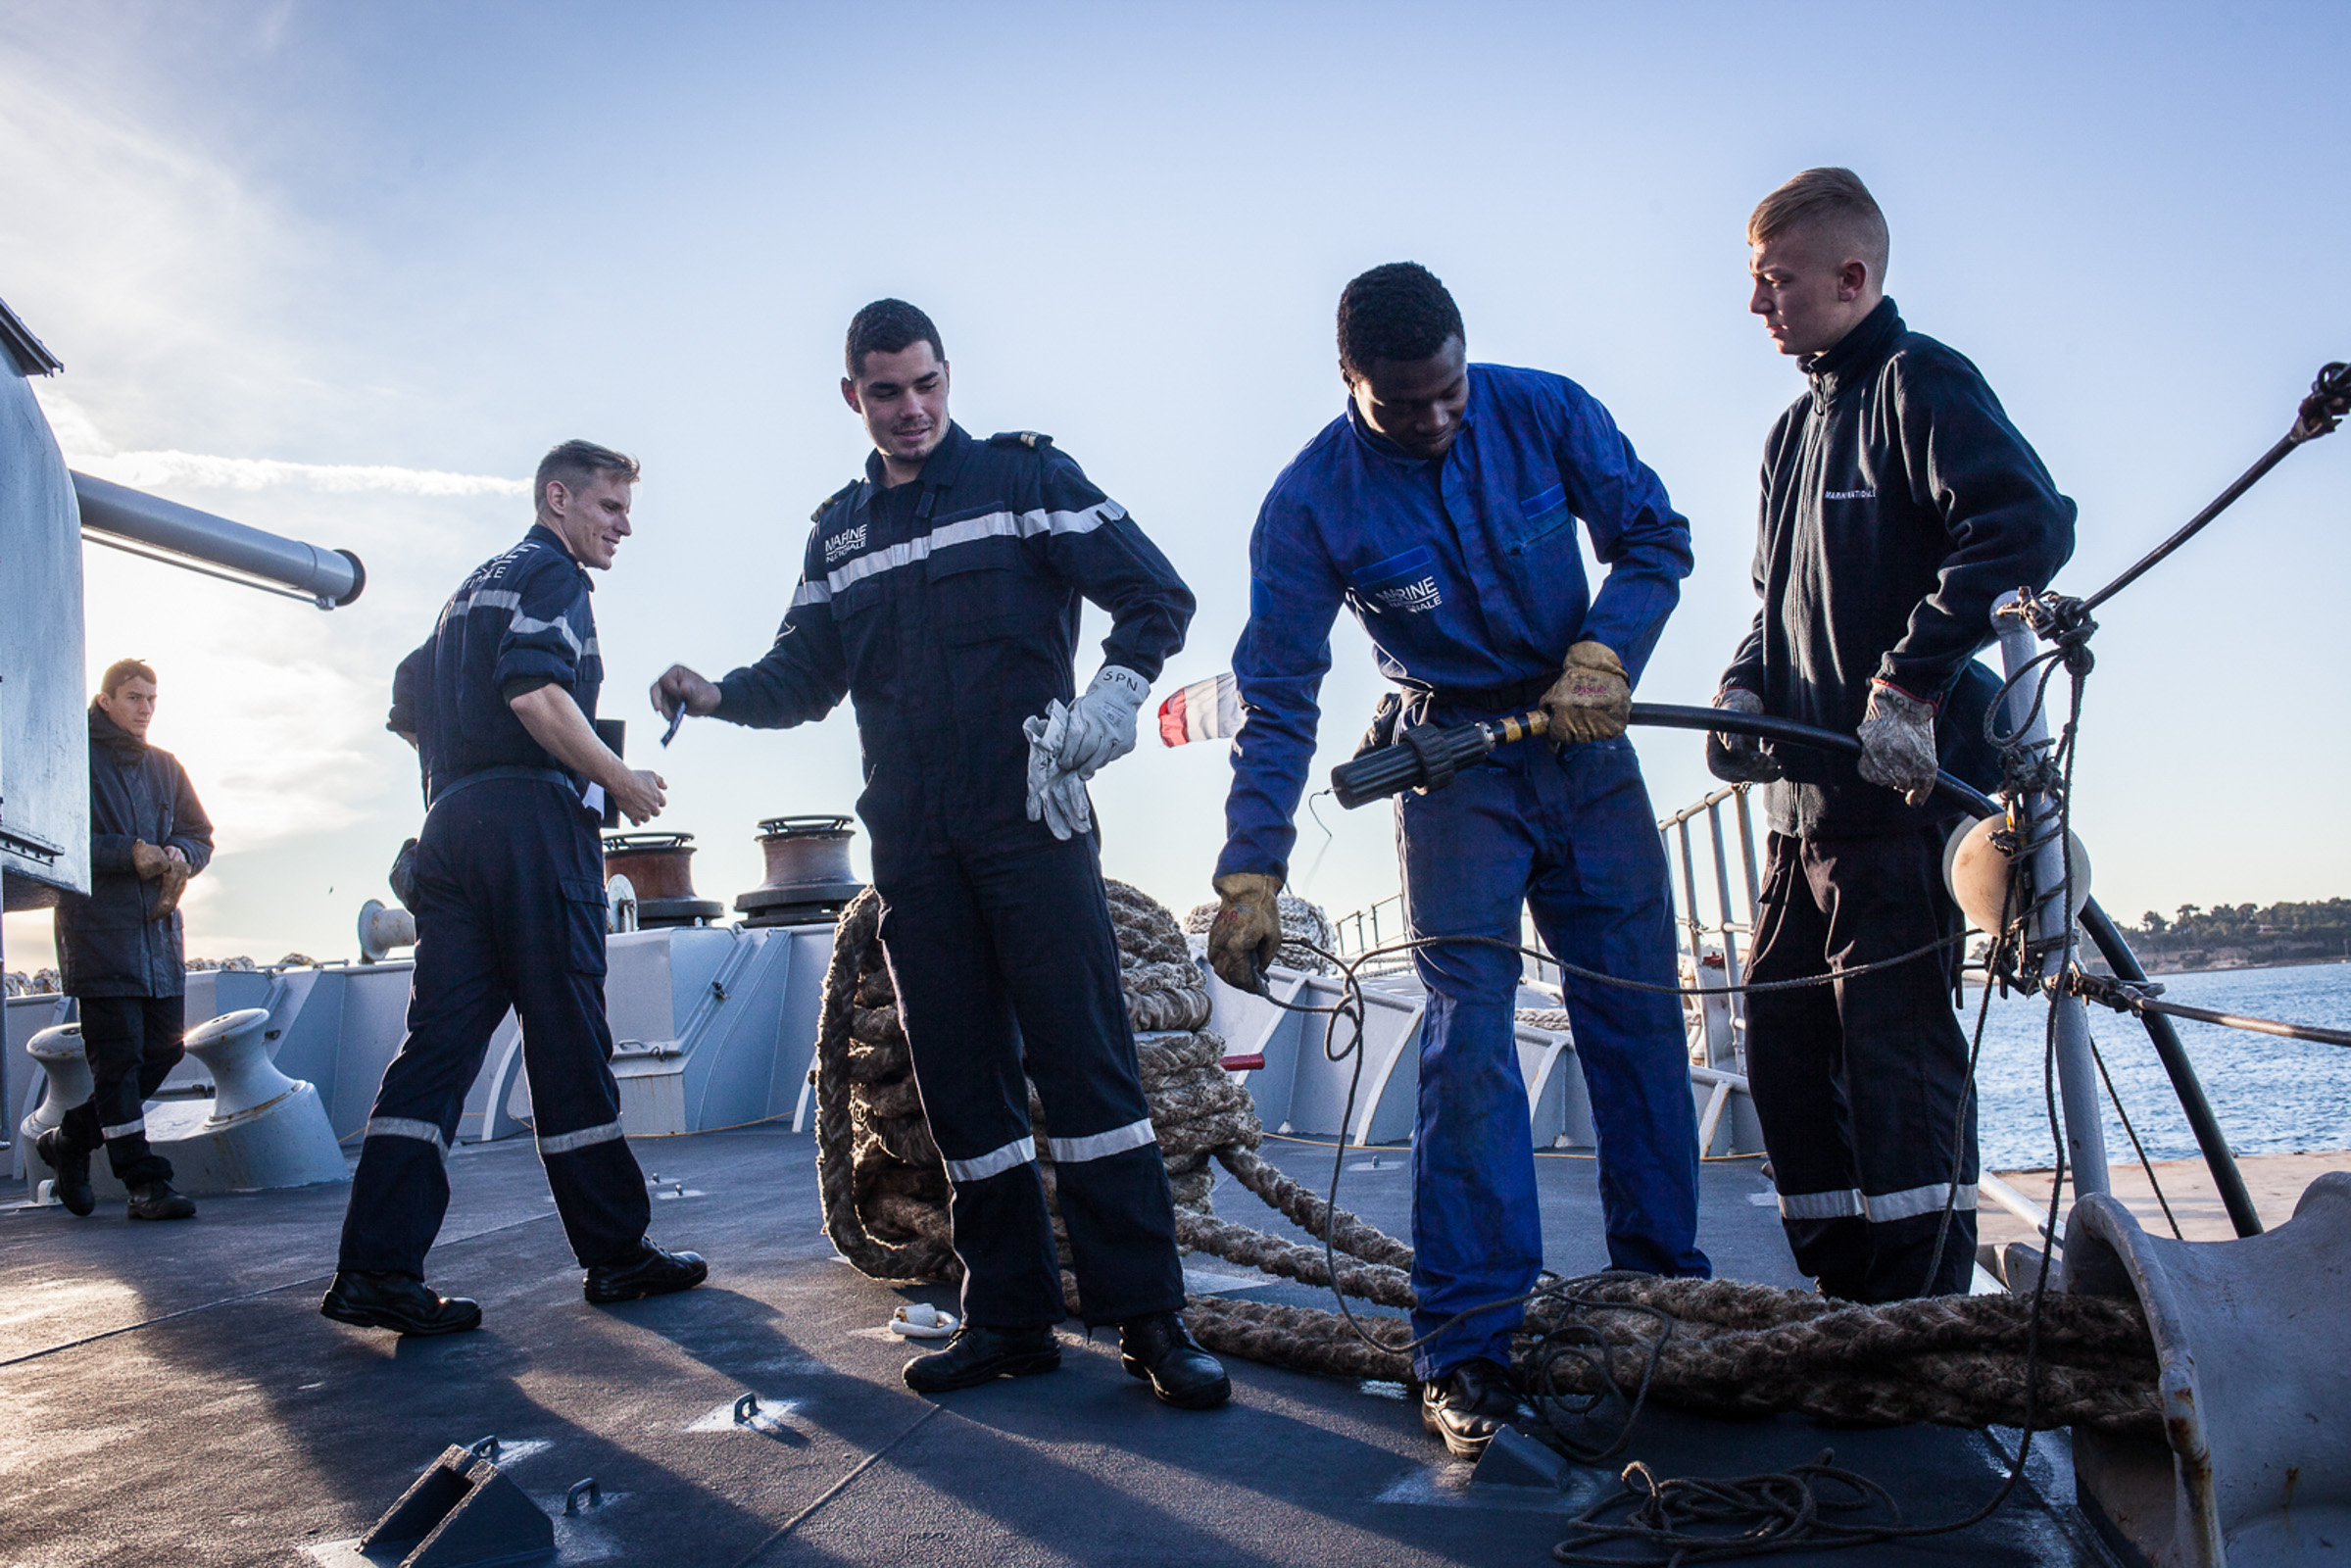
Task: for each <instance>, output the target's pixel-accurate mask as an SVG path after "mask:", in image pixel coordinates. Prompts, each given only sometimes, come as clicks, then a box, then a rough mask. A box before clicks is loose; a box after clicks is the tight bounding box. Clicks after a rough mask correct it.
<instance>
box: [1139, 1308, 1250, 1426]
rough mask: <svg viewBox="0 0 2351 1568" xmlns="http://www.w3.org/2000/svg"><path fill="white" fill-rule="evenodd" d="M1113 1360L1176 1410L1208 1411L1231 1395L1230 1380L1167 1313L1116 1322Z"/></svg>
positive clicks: (1178, 1319)
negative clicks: (1115, 1349)
mask: <svg viewBox="0 0 2351 1568" xmlns="http://www.w3.org/2000/svg"><path fill="white" fill-rule="evenodd" d="M1118 1360H1119V1364H1120V1365H1121V1366H1124V1367H1125V1368H1126V1369H1127V1376H1129V1377H1133V1378H1142V1379H1143V1380H1144V1381H1145V1382H1147V1383H1149V1384H1150V1385H1151V1393H1153V1394H1155V1395H1157V1396H1158V1397H1159V1402H1160V1403H1162V1404H1172V1405H1174V1406H1175V1407H1176V1408H1177V1409H1179V1410H1213V1409H1215V1408H1216V1407H1217V1406H1218V1405H1220V1404H1222V1403H1224V1402H1225V1401H1226V1400H1227V1399H1229V1398H1231V1397H1233V1380H1232V1379H1231V1378H1228V1377H1226V1376H1225V1375H1224V1368H1223V1367H1222V1366H1221V1365H1219V1364H1218V1363H1217V1360H1216V1357H1214V1356H1212V1355H1210V1354H1209V1353H1208V1352H1207V1351H1206V1350H1205V1349H1203V1348H1201V1347H1200V1341H1198V1340H1196V1339H1194V1338H1193V1337H1192V1331H1191V1330H1190V1329H1188V1328H1186V1327H1185V1326H1184V1320H1183V1318H1182V1317H1180V1316H1178V1315H1177V1314H1176V1313H1173V1312H1153V1313H1152V1314H1151V1316H1149V1317H1139V1318H1136V1319H1134V1320H1133V1321H1131V1322H1127V1323H1121V1324H1119V1325H1118Z"/></svg>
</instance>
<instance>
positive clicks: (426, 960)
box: [340, 524, 652, 1279]
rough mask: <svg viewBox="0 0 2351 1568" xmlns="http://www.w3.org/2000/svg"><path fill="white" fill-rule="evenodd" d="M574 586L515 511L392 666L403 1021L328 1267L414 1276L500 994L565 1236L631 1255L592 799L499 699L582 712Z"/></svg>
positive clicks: (592, 647) (642, 1199)
mask: <svg viewBox="0 0 2351 1568" xmlns="http://www.w3.org/2000/svg"><path fill="white" fill-rule="evenodd" d="M592 587H593V584H591V583H590V582H589V580H588V574H587V572H586V571H585V570H584V569H582V568H581V567H580V565H579V564H577V563H576V562H574V561H573V560H572V558H571V556H570V554H569V552H567V551H566V550H565V549H564V548H563V541H562V540H561V539H559V538H558V537H557V536H556V535H555V533H554V532H553V531H552V530H550V529H548V528H546V527H545V526H542V525H536V524H534V525H533V526H532V528H531V530H530V532H529V533H528V534H527V535H525V536H524V538H523V540H522V542H521V543H520V544H518V545H516V546H515V547H514V549H512V550H510V551H508V552H507V553H506V554H505V555H502V556H499V557H497V558H496V559H494V560H492V561H489V562H485V563H484V564H482V565H480V566H479V567H477V568H475V570H474V572H473V574H472V575H471V576H469V577H467V578H466V579H465V584H464V586H462V587H461V588H459V589H458V591H457V593H456V595H455V596H454V597H452V598H451V599H450V601H449V603H448V605H447V606H445V607H444V608H443V609H442V611H441V619H440V623H439V625H438V626H437V627H436V628H435V630H434V632H433V637H432V640H431V641H430V642H428V643H426V644H425V645H424V646H423V647H422V648H420V649H418V650H417V651H416V653H414V654H412V655H410V656H409V658H408V660H406V661H404V662H403V664H402V667H401V676H400V678H399V679H397V680H396V681H395V683H394V691H395V706H394V708H393V711H392V716H391V723H390V726H389V727H390V728H392V729H393V730H396V731H398V732H400V733H402V734H408V735H414V736H415V737H416V746H417V750H418V752H419V753H420V754H421V757H422V760H423V764H424V774H425V789H426V794H427V797H428V798H429V799H430V800H431V802H432V807H431V809H430V810H429V811H428V812H427V814H426V816H425V818H424V831H423V832H422V833H421V834H419V835H418V836H417V846H416V905H415V913H416V980H415V983H414V989H413V990H412V992H411V993H410V997H409V1014H408V1036H407V1038H406V1039H404V1040H402V1041H401V1043H400V1054H398V1055H397V1056H395V1057H393V1058H392V1064H391V1065H390V1066H389V1067H387V1068H385V1069H384V1079H383V1087H382V1088H381V1089H380V1090H378V1091H377V1092H376V1096H375V1106H374V1109H373V1110H372V1111H370V1112H369V1113H368V1117H367V1134H366V1141H365V1142H364V1143H363V1144H362V1145H361V1148H360V1163H359V1170H358V1173H357V1174H356V1175H355V1176H354V1177H353V1178H352V1187H351V1207H350V1209H349V1211H348V1212H347V1213H346V1214H345V1216H344V1220H343V1249H342V1260H341V1263H340V1267H342V1268H343V1269H345V1270H368V1271H376V1272H385V1273H395V1274H408V1275H412V1276H415V1277H416V1278H418V1279H421V1278H423V1276H424V1254H425V1251H426V1250H428V1249H429V1248H430V1247H431V1246H432V1242H433V1237H434V1236H435V1235H436V1234H438V1233H439V1231H440V1228H441V1216H442V1215H443V1214H444V1213H445V1212H446V1211H447V1209H448V1207H449V1174H448V1170H447V1167H446V1162H447V1160H448V1157H449V1148H450V1145H451V1144H452V1143H453V1142H454V1141H455V1139H456V1137H457V1126H458V1117H459V1114H460V1113H461V1111H462V1110H463V1109H464V1107H465V1091H466V1090H467V1088H469V1087H470V1086H471V1085H472V1083H473V1079H474V1075H475V1074H476V1073H478V1072H479V1071H480V1070H481V1062H482V1055H483V1053H484V1052H486V1051H487V1050H488V1049H489V1044H490V1036H491V1034H492V1032H493V1031H495V1030H496V1029H497V1027H498V1023H499V1020H500V1019H501V1018H503V1017H505V1016H506V1012H507V1009H508V1008H509V1007H510V1006H511V1007H513V1008H514V1011H515V1013H516V1014H517V1015H518V1016H519V1017H520V1018H521V1020H522V1062H523V1069H524V1071H525V1072H526V1073H527V1074H528V1075H529V1079H530V1103H531V1112H532V1130H533V1131H534V1132H536V1133H537V1135H538V1142H539V1156H540V1159H541V1160H542V1161H543V1162H544V1163H545V1165H546V1167H547V1185H548V1186H549V1188H551V1189H552V1190H553V1191H554V1193H555V1201H556V1211H557V1212H558V1213H559V1214H560V1215H561V1216H562V1217H563V1230H564V1233H565V1235H566V1236H568V1237H569V1239H570V1242H571V1250H572V1251H573V1253H574V1254H575V1255H576V1256H577V1257H578V1258H579V1261H580V1263H581V1265H582V1266H584V1267H588V1268H594V1267H596V1266H598V1265H599V1264H605V1263H625V1262H629V1261H631V1260H633V1259H634V1258H636V1257H637V1256H638V1255H639V1250H640V1246H641V1244H642V1242H643V1240H644V1236H645V1227H646V1225H647V1223H648V1221H649V1220H650V1219H651V1217H652V1205H651V1203H650V1202H649V1201H648V1199H647V1195H646V1190H645V1178H644V1173H643V1172H642V1171H640V1170H639V1169H638V1167H637V1160H636V1156H635V1155H634V1154H632V1153H630V1152H629V1148H628V1145H627V1143H626V1142H625V1141H623V1139H622V1136H621V1129H620V1094H619V1089H618V1087H617V1086H616V1085H615V1084H614V1083H613V1081H612V1067H611V1066H610V1062H611V1060H612V1029H611V1026H610V1025H609V1024H608V1023H607V1022H606V1019H605V1007H604V975H605V898H604V853H603V846H602V844H601V842H600V841H599V839H598V837H597V832H596V829H597V822H598V816H599V811H598V810H597V809H590V807H589V806H588V805H587V804H586V803H585V802H584V800H583V790H582V785H583V782H584V781H583V780H582V779H581V778H580V777H579V775H578V774H576V773H572V772H570V771H568V770H567V769H565V768H564V767H563V766H562V764H560V763H558V762H557V761H556V760H555V759H554V758H553V757H551V756H549V755H548V753H547V752H546V750H545V749H544V748H542V747H541V746H540V745H539V743H538V742H536V741H534V740H532V739H531V738H530V733H529V731H527V730H525V729H524V728H523V727H522V721H521V720H520V719H518V718H516V717H515V716H514V710H513V709H512V708H510V707H509V706H508V703H509V700H510V699H512V698H513V697H514V696H516V695H518V694H520V693H522V692H525V691H529V690H532V689H534V688H536V687H539V686H546V685H556V686H561V687H563V689H564V690H565V691H567V692H569V693H570V694H571V696H572V698H573V700H575V701H576V702H577V703H578V704H579V708H580V711H581V712H582V713H584V714H586V715H587V717H588V718H589V719H591V720H593V719H594V718H595V716H596V693H597V688H598V687H599V686H600V685H601V684H602V683H603V680H604V662H603V661H602V660H601V659H600V658H598V656H597V652H596V615H595V611H594V608H593V607H592V606H591V605H590V603H589V600H588V595H589V592H590V590H591V588H592ZM596 794H597V796H598V798H599V801H601V794H602V792H601V791H597V792H596Z"/></svg>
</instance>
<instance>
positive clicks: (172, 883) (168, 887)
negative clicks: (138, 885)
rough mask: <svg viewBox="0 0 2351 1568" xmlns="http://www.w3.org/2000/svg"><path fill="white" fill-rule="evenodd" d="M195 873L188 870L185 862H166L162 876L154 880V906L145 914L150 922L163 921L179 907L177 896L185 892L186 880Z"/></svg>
mask: <svg viewBox="0 0 2351 1568" xmlns="http://www.w3.org/2000/svg"><path fill="white" fill-rule="evenodd" d="M195 874H196V873H195V872H193V871H191V870H189V869H188V862H187V861H185V860H166V861H165V862H164V869H163V874H162V875H161V876H158V877H157V878H156V879H155V906H154V907H153V908H151V909H149V910H148V912H147V918H148V919H150V920H164V919H169V918H170V917H171V911H172V910H173V909H176V908H178V907H179V896H180V895H181V894H182V893H185V892H186V891H187V887H188V878H189V877H191V876H194V875H195Z"/></svg>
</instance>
